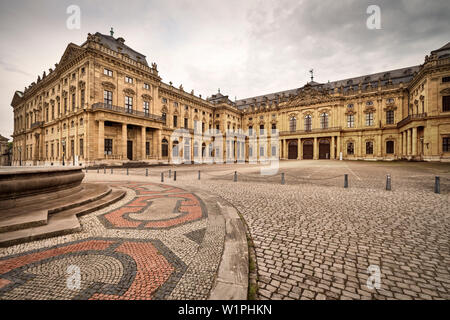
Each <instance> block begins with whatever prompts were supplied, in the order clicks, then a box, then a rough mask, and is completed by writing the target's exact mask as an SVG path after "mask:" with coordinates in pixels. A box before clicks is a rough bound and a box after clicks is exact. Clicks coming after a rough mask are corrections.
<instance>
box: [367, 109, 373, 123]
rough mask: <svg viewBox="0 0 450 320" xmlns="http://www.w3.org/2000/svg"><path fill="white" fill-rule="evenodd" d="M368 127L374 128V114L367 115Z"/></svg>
mask: <svg viewBox="0 0 450 320" xmlns="http://www.w3.org/2000/svg"><path fill="white" fill-rule="evenodd" d="M366 126H373V112H368V113H366Z"/></svg>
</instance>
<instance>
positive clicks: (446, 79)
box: [442, 77, 450, 82]
mask: <svg viewBox="0 0 450 320" xmlns="http://www.w3.org/2000/svg"><path fill="white" fill-rule="evenodd" d="M442 82H450V77H443V78H442Z"/></svg>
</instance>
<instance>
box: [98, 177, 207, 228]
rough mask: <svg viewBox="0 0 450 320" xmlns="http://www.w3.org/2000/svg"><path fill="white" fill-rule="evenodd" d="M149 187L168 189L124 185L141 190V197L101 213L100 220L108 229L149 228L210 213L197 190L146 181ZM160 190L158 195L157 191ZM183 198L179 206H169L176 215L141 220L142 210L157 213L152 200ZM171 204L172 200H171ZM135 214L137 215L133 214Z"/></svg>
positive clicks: (181, 222)
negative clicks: (160, 188) (196, 192)
mask: <svg viewBox="0 0 450 320" xmlns="http://www.w3.org/2000/svg"><path fill="white" fill-rule="evenodd" d="M146 185H147V186H157V187H162V188H165V189H166V190H162V191H148V190H147V191H144V189H145V188H144V186H145V185H141V186H136V185H125V184H124V185H122V186H123V187H127V188H131V189H133V190H139V193H140V194H141V195H140V196H136V197H135V198H134V199H133V200H132V201H130V202H129V203H128V204H126V205H124V206H122V207H120V208H118V209H115V210H112V211H110V212H107V213H105V214H103V215H100V216H99V218H100V220H101V221H102V222H103V223H104V225H105V226H106V227H107V228H140V229H142V228H144V229H145V228H147V229H163V228H171V227H174V226H179V225H182V224H185V223H189V222H192V221H196V220H199V219H201V218H202V217H203V216H206V212H205V211H204V209H203V207H202V205H201V202H200V200H199V199H198V198H197V196H195V195H194V194H193V193H189V192H186V191H185V190H182V189H180V188H174V187H170V186H166V185H157V184H146ZM146 193H149V194H150V193H154V194H153V195H142V194H146ZM156 193H157V194H156ZM171 198H172V199H180V198H181V199H183V200H180V201H179V202H178V206H177V207H176V208H167V210H168V211H170V210H173V211H174V214H173V215H172V216H173V217H171V215H168V216H167V217H165V218H161V219H159V220H148V219H145V218H142V219H139V215H136V214H139V213H143V212H150V214H151V212H152V210H154V212H155V213H157V212H156V211H157V209H153V208H152V201H154V200H156V199H160V200H161V199H167V200H170V199H171ZM168 203H169V201H168ZM130 214H135V215H133V218H131V217H130Z"/></svg>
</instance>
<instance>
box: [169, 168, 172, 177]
mask: <svg viewBox="0 0 450 320" xmlns="http://www.w3.org/2000/svg"><path fill="white" fill-rule="evenodd" d="M169 178H172V170H171V169H169Z"/></svg>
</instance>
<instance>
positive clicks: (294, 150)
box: [288, 140, 298, 159]
mask: <svg viewBox="0 0 450 320" xmlns="http://www.w3.org/2000/svg"><path fill="white" fill-rule="evenodd" d="M288 149H289V150H288V159H298V144H297V140H292V141H289V142H288Z"/></svg>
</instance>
